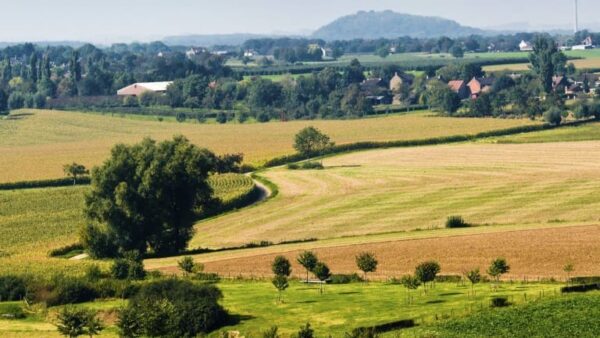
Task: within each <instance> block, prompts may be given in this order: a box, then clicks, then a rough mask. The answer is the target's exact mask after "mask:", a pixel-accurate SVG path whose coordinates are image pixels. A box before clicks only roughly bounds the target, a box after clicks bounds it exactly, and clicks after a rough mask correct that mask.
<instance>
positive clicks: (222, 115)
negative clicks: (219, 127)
mask: <svg viewBox="0 0 600 338" xmlns="http://www.w3.org/2000/svg"><path fill="white" fill-rule="evenodd" d="M217 122H218V123H220V124H225V123H227V115H226V114H225V113H223V112H219V113H218V114H217Z"/></svg>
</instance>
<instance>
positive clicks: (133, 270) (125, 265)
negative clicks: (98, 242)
mask: <svg viewBox="0 0 600 338" xmlns="http://www.w3.org/2000/svg"><path fill="white" fill-rule="evenodd" d="M110 274H111V276H112V277H113V278H115V279H119V280H124V279H131V280H141V279H144V278H145V277H146V271H144V263H142V261H141V260H139V259H131V258H119V259H116V260H115V262H114V263H113V265H112V267H111V269H110Z"/></svg>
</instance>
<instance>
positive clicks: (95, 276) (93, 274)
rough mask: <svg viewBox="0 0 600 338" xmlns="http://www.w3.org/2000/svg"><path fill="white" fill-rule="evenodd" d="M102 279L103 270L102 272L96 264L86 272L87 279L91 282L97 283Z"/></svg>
mask: <svg viewBox="0 0 600 338" xmlns="http://www.w3.org/2000/svg"><path fill="white" fill-rule="evenodd" d="M102 277H103V276H102V270H100V267H99V266H98V265H96V264H92V265H90V266H88V267H87V268H86V270H85V278H87V280H89V281H90V282H97V281H99V280H100V279H102Z"/></svg>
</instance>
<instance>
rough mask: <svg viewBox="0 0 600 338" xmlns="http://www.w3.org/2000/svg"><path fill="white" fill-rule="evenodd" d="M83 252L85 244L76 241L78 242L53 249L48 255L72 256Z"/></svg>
mask: <svg viewBox="0 0 600 338" xmlns="http://www.w3.org/2000/svg"><path fill="white" fill-rule="evenodd" d="M82 252H83V245H81V244H79V243H76V244H71V245H67V246H63V247H61V248H56V249H52V250H50V252H49V253H48V256H50V257H64V258H71V257H72V256H74V255H78V254H80V253H82Z"/></svg>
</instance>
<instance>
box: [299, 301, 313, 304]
mask: <svg viewBox="0 0 600 338" xmlns="http://www.w3.org/2000/svg"><path fill="white" fill-rule="evenodd" d="M316 302H317V301H316V300H304V301H301V302H296V303H298V304H314V303H316Z"/></svg>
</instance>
